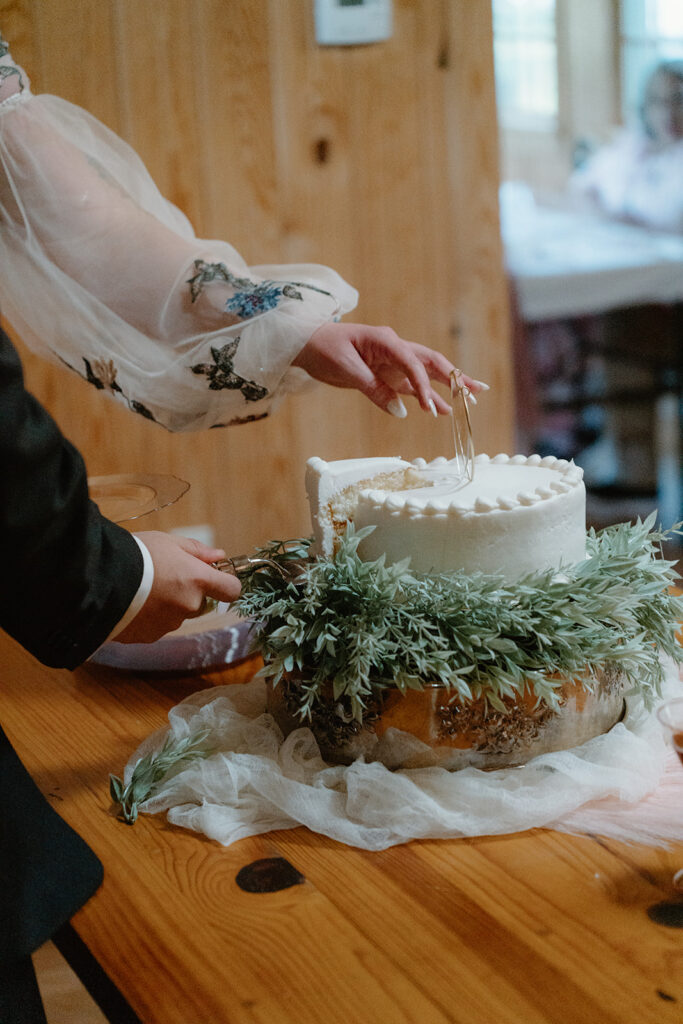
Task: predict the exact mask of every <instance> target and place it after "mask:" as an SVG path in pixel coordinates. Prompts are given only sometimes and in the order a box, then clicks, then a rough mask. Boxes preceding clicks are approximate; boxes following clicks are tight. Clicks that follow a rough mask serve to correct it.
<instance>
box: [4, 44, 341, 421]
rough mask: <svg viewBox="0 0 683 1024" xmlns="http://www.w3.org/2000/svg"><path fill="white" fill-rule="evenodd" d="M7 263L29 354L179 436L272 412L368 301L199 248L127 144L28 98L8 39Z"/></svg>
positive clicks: (8, 293)
mask: <svg viewBox="0 0 683 1024" xmlns="http://www.w3.org/2000/svg"><path fill="white" fill-rule="evenodd" d="M3 50H4V51H5V52H4V53H3V52H2V51H3ZM0 263H1V266H2V273H1V274H0V309H1V310H2V313H3V315H4V316H5V317H6V318H7V320H8V321H9V323H11V324H12V326H13V327H14V328H15V329H16V331H17V333H18V335H19V336H20V337H21V338H22V339H23V340H24V341H25V342H26V343H27V344H28V345H29V346H30V347H31V348H33V349H34V350H35V351H37V352H39V353H40V354H42V355H43V356H47V357H49V358H51V359H53V360H55V361H57V362H60V363H61V364H63V365H67V366H69V367H70V368H71V369H73V370H74V371H75V372H76V373H78V374H80V375H81V376H83V377H85V378H86V379H87V380H89V381H90V382H91V383H92V384H94V385H95V386H96V387H97V388H99V389H102V390H104V391H107V392H109V393H110V394H111V395H112V396H113V397H114V398H116V399H118V400H119V401H121V402H124V403H125V404H126V405H127V406H128V407H129V408H131V409H132V410H133V411H135V412H138V413H140V414H141V415H143V416H146V417H148V418H150V419H154V420H156V421H157V422H159V423H161V424H162V425H163V426H165V427H167V428H168V429H170V430H174V431H180V430H196V429H201V428H206V427H214V426H224V425H229V424H231V423H238V422H246V421H248V420H251V419H255V418H256V419H257V418H260V417H262V416H264V415H266V414H267V412H268V411H269V409H270V408H271V407H272V406H273V404H274V402H276V401H277V399H279V398H280V397H281V396H282V395H284V394H286V393H287V392H288V391H291V390H296V389H298V388H299V387H301V386H302V385H303V384H305V383H307V382H308V381H309V380H310V378H309V377H308V375H307V374H306V373H305V372H304V371H303V370H299V369H297V368H295V367H291V362H292V360H293V359H294V358H295V357H296V356H297V354H298V353H299V352H300V350H301V349H302V347H303V346H304V345H305V343H306V342H307V341H308V339H309V338H310V336H311V335H312V334H313V332H314V331H315V330H316V329H317V328H318V327H320V326H321V325H322V324H324V323H326V322H328V321H330V320H332V319H338V318H339V317H340V316H342V315H343V314H344V313H347V312H349V311H350V310H351V309H353V307H354V306H355V304H356V302H357V298H358V296H357V293H356V291H355V290H354V289H353V288H351V287H350V286H349V285H347V284H346V283H345V282H344V281H343V280H342V279H341V278H340V277H339V275H338V274H336V273H335V272H334V271H333V270H330V269H329V268H327V267H322V266H318V265H300V264H299V265H291V266H256V267H248V266H247V265H246V264H245V262H244V260H243V259H242V257H241V256H240V255H239V253H238V252H237V251H236V250H235V249H234V248H233V247H232V246H230V245H228V244H227V243H226V242H221V241H215V240H204V239H199V238H197V237H196V236H195V234H194V231H193V229H192V226H191V225H190V223H189V222H188V220H187V218H186V217H185V216H184V214H182V213H181V212H180V210H178V209H177V208H176V207H175V206H173V205H172V204H171V203H170V202H168V201H167V200H166V199H164V197H163V196H162V195H161V193H160V192H159V190H158V189H157V187H156V186H155V184H154V182H153V181H152V179H151V178H150V176H149V174H148V173H147V171H146V170H145V168H144V166H143V164H142V163H141V161H140V159H139V158H138V156H137V155H136V154H135V153H134V152H133V150H131V148H130V147H129V146H128V145H127V144H126V143H124V142H123V141H122V140H121V139H119V138H118V137H117V136H116V135H114V134H113V133H112V132H110V131H109V129H107V128H106V127H105V126H104V125H103V124H101V123H100V122H99V121H97V120H96V119H95V118H94V117H92V116H91V115H89V114H88V113H86V112H85V111H84V110H81V109H80V108H79V107H75V106H73V105H72V104H70V103H67V102H66V101H64V100H61V99H59V98H58V97H55V96H47V95H41V96H33V95H32V94H31V91H30V87H29V82H28V79H27V78H26V75H25V74H24V72H23V71H22V69H20V68H18V67H16V65H14V64H13V62H12V61H11V58H10V56H9V53H8V52H6V46H5V45H4V44H3V43H2V40H1V39H0Z"/></svg>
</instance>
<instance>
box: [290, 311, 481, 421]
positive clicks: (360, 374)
mask: <svg viewBox="0 0 683 1024" xmlns="http://www.w3.org/2000/svg"><path fill="white" fill-rule="evenodd" d="M294 366H299V367H301V368H302V369H304V370H306V372H307V373H309V374H310V375H311V377H314V378H315V379H316V380H319V381H322V382H323V383H324V384H331V385H332V386H333V387H337V388H356V389H357V390H358V391H360V392H362V394H364V395H366V396H367V397H368V398H369V399H370V401H371V402H374V404H375V405H377V406H379V408H380V409H384V410H385V411H386V412H389V413H391V414H392V415H394V416H399V417H401V416H405V415H406V410H405V406H404V405H403V402H402V401H401V399H400V398H399V395H414V396H415V398H417V400H418V402H419V403H420V407H421V408H422V409H424V411H425V412H432V413H433V414H434V415H435V416H436V415H437V414H438V413H441V414H442V415H447V414H448V413H450V408H451V407H450V404H449V403H448V402H447V401H446V400H445V399H444V398H442V397H441V395H440V394H439V393H438V392H437V391H435V390H434V389H433V388H432V385H431V381H438V382H439V383H441V384H446V385H447V386H448V385H449V383H450V374H451V372H452V370H454V366H453V364H452V363H451V362H450V361H449V360H448V359H446V357H445V356H443V355H442V354H441V353H440V352H436V351H435V350H434V349H430V348H427V347H426V346H424V345H418V344H417V343H416V342H412V341H405V340H404V339H403V338H400V337H399V336H398V334H397V333H396V331H394V330H392V328H391V327H368V326H366V325H365V324H347V323H327V324H323V326H322V327H319V328H318V330H317V331H316V332H315V333H314V334H313V335H312V336H311V337H310V339H309V340H308V342H307V344H306V345H304V347H303V349H302V350H301V352H300V353H299V355H298V356H297V358H296V359H295V360H294ZM459 380H462V382H463V383H464V384H465V385H466V386H467V387H468V388H469V389H470V391H471V392H472V393H474V394H476V393H477V392H478V391H481V390H482V389H484V390H485V389H486V387H487V386H486V385H485V384H483V383H482V382H481V381H476V380H473V379H472V378H471V377H468V376H467V375H465V374H462V375H461V377H459Z"/></svg>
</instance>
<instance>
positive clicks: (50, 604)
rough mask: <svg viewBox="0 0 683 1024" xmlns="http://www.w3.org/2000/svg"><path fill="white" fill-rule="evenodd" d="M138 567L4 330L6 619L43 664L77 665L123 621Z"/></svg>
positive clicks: (137, 557)
mask: <svg viewBox="0 0 683 1024" xmlns="http://www.w3.org/2000/svg"><path fill="white" fill-rule="evenodd" d="M142 571H143V562H142V555H141V553H140V549H139V548H138V546H137V544H136V542H135V540H134V539H133V537H132V536H131V535H130V534H129V533H128V532H127V531H126V530H124V529H122V528H121V527H119V526H116V525H115V524H114V523H112V522H110V521H109V520H107V519H105V518H104V517H103V516H102V515H100V513H99V511H98V509H97V506H96V505H95V504H94V503H93V502H91V501H90V499H89V497H88V485H87V479H86V471H85V466H84V464H83V460H82V458H81V456H80V455H79V453H78V452H77V451H76V449H75V448H74V447H73V445H71V444H70V443H69V441H67V440H66V438H65V437H64V436H63V434H62V433H61V431H60V430H59V428H58V427H57V425H56V424H55V422H54V420H53V419H52V418H51V417H50V416H49V414H48V413H47V412H46V411H45V409H44V408H43V407H42V406H41V405H40V404H39V403H38V402H37V401H36V399H35V398H33V396H32V395H30V394H29V393H28V392H27V391H26V389H25V387H24V379H23V373H22V368H21V363H20V360H19V357H18V354H17V352H16V350H15V348H14V346H13V345H12V343H11V342H10V340H9V338H8V337H7V335H6V334H5V333H4V332H3V331H2V330H0V626H1V627H2V628H3V629H5V630H6V631H7V632H8V633H10V634H11V635H12V636H13V637H14V638H15V639H16V640H18V641H19V643H20V644H22V646H24V647H26V648H27V649H28V650H29V651H31V653H32V654H34V655H35V656H36V657H37V658H38V659H39V660H40V661H42V662H44V663H45V664H47V665H53V666H59V667H64V668H75V667H76V666H77V665H79V664H80V663H81V662H82V661H85V659H86V658H87V657H88V656H89V655H90V654H92V653H93V651H95V650H96V649H97V647H99V645H100V644H101V643H102V642H103V641H104V640H105V639H106V637H107V636H108V634H109V633H110V632H111V630H112V629H113V628H114V626H115V625H116V623H117V622H118V621H119V620H120V619H121V617H122V616H123V614H124V612H125V611H126V609H127V608H128V605H129V604H130V602H131V601H132V599H133V597H134V596H135V593H136V591H137V588H138V586H139V583H140V580H141V579H142Z"/></svg>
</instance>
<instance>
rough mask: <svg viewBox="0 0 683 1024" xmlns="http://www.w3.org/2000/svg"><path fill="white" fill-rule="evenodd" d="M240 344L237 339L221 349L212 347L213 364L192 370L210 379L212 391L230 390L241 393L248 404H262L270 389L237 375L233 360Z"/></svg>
mask: <svg viewBox="0 0 683 1024" xmlns="http://www.w3.org/2000/svg"><path fill="white" fill-rule="evenodd" d="M239 343H240V339H239V337H237V338H232V339H231V340H230V341H228V342H227V343H226V344H225V345H223V346H222V347H221V348H214V347H213V346H211V355H212V357H213V363H195V365H194V366H191V367H190V369H191V370H192V372H193V373H198V374H199V373H201V374H204V376H205V377H207V378H208V381H209V388H210V389H211V391H222V390H223V388H229V389H230V390H232V391H241V392H242V394H243V396H244V398H245V400H246V401H247V402H260V401H261V399H262V398H266V397H267V395H268V389H267V388H264V387H263V385H261V384H257V383H256V381H253V380H247V379H246V377H240V376H239V374H237V373H235V370H234V365H233V360H234V357H235V353H236V352H237V347H238V345H239Z"/></svg>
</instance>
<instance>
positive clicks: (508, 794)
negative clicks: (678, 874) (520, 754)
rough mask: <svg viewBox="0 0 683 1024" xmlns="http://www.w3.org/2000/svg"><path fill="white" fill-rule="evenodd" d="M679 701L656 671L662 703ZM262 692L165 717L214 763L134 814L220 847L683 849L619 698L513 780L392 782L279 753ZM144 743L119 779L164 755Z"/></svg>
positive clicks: (672, 674) (304, 740)
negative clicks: (557, 841) (577, 838)
mask: <svg viewBox="0 0 683 1024" xmlns="http://www.w3.org/2000/svg"><path fill="white" fill-rule="evenodd" d="M682 694H683V684H682V683H681V680H680V678H679V674H678V671H677V669H676V668H675V667H674V666H673V665H672V666H669V667H668V669H667V678H666V683H665V686H664V690H663V697H665V698H671V697H675V696H680V695H682ZM265 705H266V684H265V682H264V681H263V680H261V679H254V680H252V681H251V682H249V683H246V684H243V685H231V686H221V687H211V688H210V689H208V690H203V691H201V692H198V693H195V694H192V695H191V696H190V697H188V698H187V699H186V700H184V701H183V702H182V703H181V704H178V705H177V706H176V707H174V708H173V709H172V710H171V711H170V712H169V716H168V717H169V724H170V732H172V733H173V735H174V737H175V738H176V739H178V740H180V739H184V738H185V737H192V736H197V735H199V734H200V733H202V732H204V731H206V732H207V733H208V735H207V738H206V746H207V747H209V748H211V749H212V750H213V751H214V752H213V753H212V754H211V755H210V756H209V757H207V758H206V759H203V760H197V761H194V762H191V763H190V764H188V765H187V766H186V767H184V768H180V769H179V770H176V774H172V773H171V776H170V777H167V779H166V780H164V782H163V783H162V784H161V786H160V788H159V789H158V790H157V792H156V793H155V795H154V796H153V797H151V798H150V799H148V800H146V801H145V802H144V803H142V804H141V805H140V810H141V811H143V812H146V813H150V814H153V813H158V812H163V811H167V812H168V820H169V822H171V823H172V824H174V825H179V826H182V827H184V828H189V829H193V830H194V831H196V832H202V833H204V834H205V835H207V836H208V837H210V838H211V839H215V840H216V841H217V842H219V843H221V844H223V845H224V846H228V845H230V844H231V843H234V842H235V841H236V840H238V839H242V838H244V837H245V836H252V835H257V834H259V833H263V832H269V831H271V830H274V829H285V828H296V827H297V826H298V825H305V826H306V827H307V828H309V829H311V830H312V831H314V832H319V833H321V834H323V835H326V836H330V837H331V838H332V839H336V840H338V841H339V842H341V843H346V844H347V845H350V846H357V847H361V848H363V849H366V850H384V849H386V848H387V847H390V846H395V845H397V844H399V843H405V842H408V841H409V840H411V839H419V838H432V839H433V838H443V839H446V838H457V837H461V836H484V835H501V834H505V833H511V832H519V831H523V830H526V829H531V828H538V827H546V828H552V829H557V830H560V831H564V832H573V833H577V834H582V833H598V834H600V835H603V836H607V837H611V838H615V839H620V840H625V841H631V842H643V843H648V844H651V845H659V846H664V845H666V844H667V843H668V842H670V841H676V840H683V769H681V766H680V764H679V763H678V760H677V758H676V755H675V754H674V753H673V751H672V750H671V749H670V745H669V743H668V742H667V737H665V736H664V734H663V730H662V727H661V726H660V725H659V723H658V722H657V720H656V718H655V716H654V714H653V713H652V712H648V711H646V710H645V708H644V707H643V704H642V701H640V700H639V699H633V698H629V700H628V711H627V715H626V717H625V719H624V721H623V722H620V723H619V724H618V725H616V726H614V728H613V729H611V730H610V732H609V733H606V734H605V735H604V736H599V737H597V738H596V739H593V740H590V741H589V742H588V743H585V744H584V745H583V746H580V747H575V748H574V749H572V750H565V751H559V752H557V753H553V754H544V755H542V756H540V757H537V758H535V759H533V760H532V761H530V762H528V763H527V764H526V765H525V766H524V767H522V768H514V769H501V770H498V771H494V772H484V771H480V770H479V769H475V768H465V769H462V770H460V771H454V772H449V771H447V770H445V769H443V768H414V769H404V770H399V771H390V770H389V769H387V768H385V767H384V766H383V765H381V764H379V763H376V762H373V763H369V764H366V763H365V762H364V761H362V760H359V761H356V762H355V763H354V764H352V765H350V766H348V767H347V766H330V765H328V764H326V763H325V762H324V761H323V760H322V758H321V756H320V752H319V750H318V746H317V744H316V741H315V739H314V737H313V734H312V733H311V731H310V729H308V728H301V729H297V730H296V731H295V732H293V733H291V734H290V735H289V736H288V737H287V738H286V739H284V740H283V738H282V733H281V732H280V729H279V728H278V726H277V725H276V724H275V722H274V721H273V719H272V718H271V716H270V715H269V714H267V713H266V711H265ZM168 734H169V729H168V728H164V729H161V730H159V731H158V732H156V733H155V734H154V735H152V736H150V737H148V739H147V740H145V742H144V743H142V744H141V746H140V747H139V748H138V749H137V750H136V752H135V754H134V755H133V757H132V758H131V760H130V761H129V763H128V765H127V766H126V770H125V773H124V774H125V782H126V783H128V782H129V781H130V777H131V775H132V771H133V768H134V767H135V765H136V763H137V762H138V760H139V759H140V758H141V757H144V756H145V755H148V754H150V753H152V752H153V751H156V750H158V749H160V748H161V746H162V744H163V742H164V740H165V739H166V737H167V736H168Z"/></svg>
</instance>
